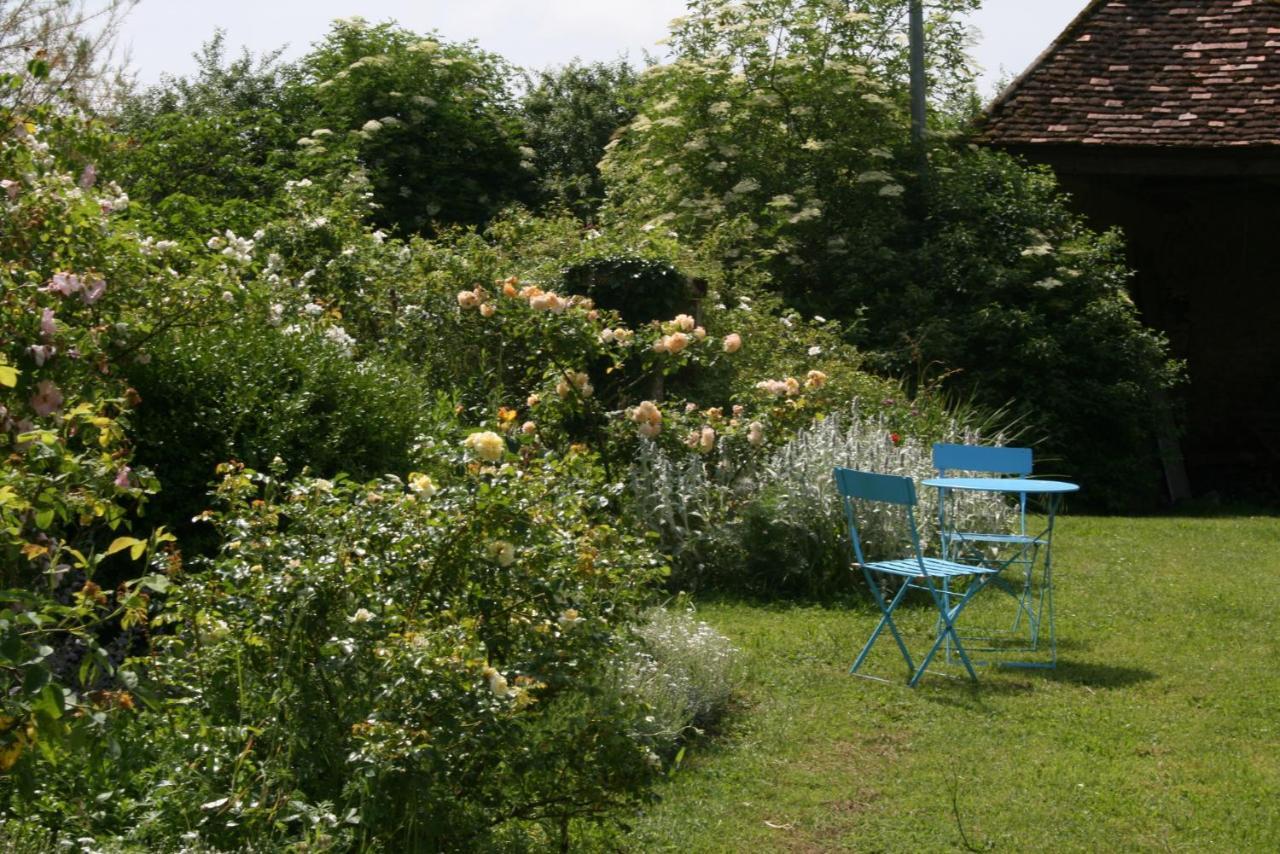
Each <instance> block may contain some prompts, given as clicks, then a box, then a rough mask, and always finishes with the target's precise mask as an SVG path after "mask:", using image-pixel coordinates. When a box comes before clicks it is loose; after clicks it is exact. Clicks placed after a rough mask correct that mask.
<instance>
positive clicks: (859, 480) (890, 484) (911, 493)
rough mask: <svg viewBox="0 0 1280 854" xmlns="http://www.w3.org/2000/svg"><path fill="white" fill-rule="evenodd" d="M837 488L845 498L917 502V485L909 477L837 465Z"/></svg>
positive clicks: (899, 502) (896, 502)
mask: <svg viewBox="0 0 1280 854" xmlns="http://www.w3.org/2000/svg"><path fill="white" fill-rule="evenodd" d="M835 475H836V488H837V489H839V490H840V495H841V496H842V497H844V498H861V499H863V500H865V501H885V502H888V503H890V504H915V503H916V486H915V484H914V483H913V482H912V481H911V478H909V477H899V476H898V475H894V474H875V473H873V472H869V471H856V470H854V469H846V468H840V467H838V466H837V467H836V470H835Z"/></svg>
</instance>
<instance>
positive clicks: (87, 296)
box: [80, 277, 107, 305]
mask: <svg viewBox="0 0 1280 854" xmlns="http://www.w3.org/2000/svg"><path fill="white" fill-rule="evenodd" d="M106 290H107V283H106V280H104V279H102V278H101V277H99V278H96V279H90V280H89V281H87V282H85V283H84V290H82V291H81V292H80V299H82V300H84V304H85V305H93V304H94V303H95V302H97V301H98V300H99V299H101V298H102V295H103V294H104V293H105V292H106Z"/></svg>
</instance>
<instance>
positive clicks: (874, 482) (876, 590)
mask: <svg viewBox="0 0 1280 854" xmlns="http://www.w3.org/2000/svg"><path fill="white" fill-rule="evenodd" d="M835 479H836V487H837V489H838V490H839V492H840V497H841V500H842V503H843V504H844V511H845V519H846V520H847V522H848V525H849V538H850V539H851V540H852V542H853V556H854V562H855V564H856V565H857V566H858V567H859V568H861V569H862V574H863V576H864V577H865V578H866V580H867V586H868V587H869V588H870V589H871V595H872V597H873V598H874V599H875V602H876V605H877V606H879V608H880V613H881V617H880V622H879V623H878V624H877V625H876V628H875V631H873V632H872V633H871V637H870V638H869V639H868V640H867V642H866V645H864V646H863V647H862V651H861V652H859V653H858V657H857V659H855V660H854V662H853V666H852V667H850V668H849V672H850V673H853V674H857V673H858V669H859V668H860V667H862V664H863V662H864V661H866V658H867V654H868V653H869V652H871V647H872V646H874V645H875V642H876V641H877V640H878V639H879V637H880V634H881V633H882V632H883V631H884V629H885V628H886V627H887V628H888V629H889V631H890V633H891V634H892V635H893V639H894V640H895V641H897V643H898V649H899V650H900V651H901V652H902V658H903V660H905V661H906V663H907V671H908V675H907V684H908V685H910V686H912V687H914V686H915V685H916V684H917V683H918V682H919V681H920V678H921V677H922V676H924V673H925V670H926V669H927V668H928V667H929V663H930V662H931V661H933V657H934V656H935V655H936V654H937V652H938V649H939V648H940V647H941V646H942V643H943V641H944V640H948V641H949V647H953V648H954V650H955V652H956V654H957V655H958V656H959V658H960V660H961V661H962V662H963V663H964V667H965V670H967V671H968V672H969V676H970V677H972V678H973V680H974V681H975V682H976V681H977V680H978V674H977V673H975V672H974V670H973V665H972V664H971V663H970V661H969V657H968V655H966V654H965V651H964V646H963V645H962V644H961V643H960V636H959V634H958V633H957V632H956V626H955V621H956V618H957V617H959V616H960V612H961V611H963V610H964V607H965V605H967V604H969V601H970V600H971V599H972V598H973V597H974V596H976V595H977V594H978V593H979V592H981V591H982V590H983V589H985V588H986V587H987V585H988V584H990V583H991V581H992V580H993V579H994V578H995V577H996V576H997V574H998V573H999V572H1000V569H999V568H998V567H987V566H975V565H972V564H964V563H958V562H956V561H950V560H946V559H942V558H932V557H925V556H924V552H923V550H922V549H921V547H920V532H919V530H918V528H917V527H916V517H915V505H916V490H915V484H914V483H912V481H911V478H907V477H897V476H895V475H885V474H872V473H870V472H861V471H854V470H853V469H846V468H837V469H836V470H835ZM860 501H866V502H876V503H885V504H892V505H897V506H898V507H901V508H902V512H903V513H904V514H905V516H906V522H907V527H908V528H909V530H910V533H911V543H912V547H913V549H914V554H913V555H911V556H910V557H906V558H901V559H896V560H879V561H868V560H867V559H866V557H865V556H864V555H863V552H862V539H861V538H860V537H859V535H858V520H857V514H856V512H855V503H856V502H860ZM874 573H882V574H885V575H890V576H895V577H897V578H899V579H902V581H903V583H902V584H901V586H900V587H899V588H898V591H897V592H896V593H895V594H894V596H893V599H892V600H891V601H889V602H887V603H886V602H885V596H884V594H883V593H881V591H880V585H879V584H878V583H877V579H876V578H875V577H874V575H873V574H874ZM961 579H969V580H970V583H969V584H967V585H965V588H964V590H963V591H958V590H953V589H952V586H951V583H952V582H954V581H958V580H961ZM912 589H916V590H924V591H927V592H928V594H929V596H930V598H931V599H932V600H933V604H934V606H935V607H936V608H937V609H938V621H937V637H936V638H934V641H933V644H932V645H931V646H930V647H929V650H928V652H926V653H925V655H924V658H922V659H921V661H920V664H919V665H918V666H917V665H916V663H915V662H914V661H913V660H912V658H911V653H910V652H909V651H908V650H907V645H906V642H905V641H903V639H902V634H901V633H900V632H899V631H898V626H897V624H896V623H895V622H894V620H893V612H894V610H895V609H896V608H897V607H898V605H900V604H901V603H902V600H903V598H904V597H905V596H906V594H907V591H908V590H912ZM859 675H861V674H859ZM871 678H874V677H871Z"/></svg>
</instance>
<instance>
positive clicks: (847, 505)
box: [835, 466, 927, 574]
mask: <svg viewBox="0 0 1280 854" xmlns="http://www.w3.org/2000/svg"><path fill="white" fill-rule="evenodd" d="M835 478H836V489H837V490H839V492H840V502H841V503H842V504H843V505H844V515H845V521H846V522H847V523H848V526H849V539H850V540H852V542H853V556H854V559H855V560H857V562H858V563H859V564H860V565H861V564H865V563H866V559H865V557H864V556H863V554H862V538H861V537H859V536H858V519H857V514H856V513H854V508H853V502H854V501H859V500H860V501H875V502H883V503H886V504H897V505H900V506H902V507H903V508H904V510H905V513H906V517H907V524H908V526H909V527H910V532H911V545H912V548H913V549H914V550H915V558H916V560H917V561H919V562H920V568H921V571H922V572H924V554H923V552H922V551H921V550H920V532H919V530H918V529H917V528H916V514H915V506H916V485H915V482H914V481H912V480H911V478H909V477H899V476H898V475H893V474H875V473H873V472H869V471H856V470H854V469H846V468H840V467H838V466H837V467H836V469H835ZM925 574H927V573H925Z"/></svg>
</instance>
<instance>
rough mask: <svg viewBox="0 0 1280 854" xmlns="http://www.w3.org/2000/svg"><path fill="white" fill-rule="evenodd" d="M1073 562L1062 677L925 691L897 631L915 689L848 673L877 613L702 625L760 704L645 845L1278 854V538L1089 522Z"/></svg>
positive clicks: (632, 843) (722, 742)
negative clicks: (731, 653)
mask: <svg viewBox="0 0 1280 854" xmlns="http://www.w3.org/2000/svg"><path fill="white" fill-rule="evenodd" d="M1055 565H1056V568H1057V571H1056V573H1055V575H1056V591H1057V616H1058V620H1057V624H1058V637H1059V663H1058V667H1057V668H1056V669H1055V670H1020V671H1017V670H1004V669H1000V670H996V669H991V668H984V669H980V670H979V677H980V680H981V681H980V683H979V684H978V685H976V686H975V685H972V684H970V683H968V682H965V681H958V680H953V679H948V678H945V677H943V676H938V675H928V676H926V677H925V679H924V681H923V682H922V683H921V685H920V687H918V688H916V689H914V690H913V689H909V688H907V687H905V686H904V685H903V684H902V683H901V681H898V680H900V679H901V677H903V676H904V674H905V665H903V664H902V659H901V657H900V656H899V655H898V653H897V650H896V648H895V647H894V645H893V643H892V639H891V638H889V637H888V635H887V634H886V635H885V636H884V638H883V639H882V640H881V641H880V643H879V644H878V645H877V647H876V652H875V653H873V655H872V658H871V659H870V661H869V662H868V665H867V668H868V670H869V672H871V673H874V674H878V675H881V676H888V677H892V678H893V679H894V680H895V684H881V683H877V682H870V681H867V680H863V679H859V678H856V677H851V676H849V675H847V671H848V668H849V665H850V663H851V662H852V660H853V656H854V654H855V652H856V650H857V648H858V646H859V645H860V644H861V643H862V642H863V640H865V638H866V637H867V635H868V634H869V632H870V630H871V628H872V626H873V625H874V622H875V619H876V614H875V613H873V611H872V610H871V609H870V608H869V607H867V606H862V605H856V604H855V605H850V606H842V607H802V606H789V605H777V606H760V605H750V604H739V603H715V604H707V605H705V606H703V607H702V608H701V618H702V619H704V620H707V621H708V622H710V623H711V624H712V625H714V626H715V627H717V628H718V629H719V630H720V631H722V632H724V633H725V634H727V635H728V636H729V637H730V638H732V639H733V640H734V642H735V643H736V644H737V645H738V646H739V647H740V648H741V649H742V651H743V654H744V658H745V661H746V665H745V666H746V672H745V674H744V678H743V682H742V692H743V703H742V708H741V709H740V710H739V711H738V712H737V713H736V714H735V716H734V718H733V720H732V721H731V722H730V723H729V725H728V728H727V731H726V732H725V733H723V734H721V736H720V737H719V738H718V739H717V740H715V741H714V742H710V743H707V742H704V743H703V744H701V745H699V746H697V747H696V748H695V749H693V750H691V751H690V752H689V755H688V756H687V757H686V760H685V762H684V764H683V766H682V767H681V768H680V769H679V770H678V771H677V772H676V773H675V774H673V776H672V778H671V780H670V782H669V783H667V784H665V785H664V786H663V787H662V789H661V796H662V800H661V802H660V803H659V804H657V805H656V806H654V807H652V808H651V809H649V810H648V811H646V813H645V814H644V815H643V816H641V817H640V818H639V820H638V822H637V823H636V825H635V829H634V831H633V833H632V834H631V835H630V837H629V839H628V848H629V849H631V850H637V851H696V852H703V851H706V852H716V851H746V850H762V851H842V850H848V851H946V850H997V851H1144V850H1155V851H1233V852H1235V851H1280V638H1278V635H1280V620H1278V619H1277V612H1278V611H1280V520H1277V519H1275V518H1263V517H1253V518H1184V517H1175V518H1139V519H1119V518H1078V517H1070V516H1067V517H1065V518H1064V519H1062V520H1061V521H1060V527H1059V529H1058V535H1057V542H1056V543H1055ZM995 594H996V591H991V590H989V591H986V593H985V594H984V595H986V596H990V597H993V598H992V600H991V601H990V602H988V603H987V604H988V605H989V606H995V605H996V604H997V600H996V598H995ZM1000 598H1002V599H1003V600H1004V603H1006V604H1009V605H1011V604H1012V600H1010V599H1008V598H1007V597H1003V596H1001V597H1000ZM904 622H905V623H906V624H907V625H908V627H909V630H910V632H911V639H909V641H908V643H909V644H911V643H912V642H913V641H914V648H913V652H914V650H915V649H920V648H921V645H922V644H926V645H927V641H928V632H929V629H930V628H931V625H932V618H931V616H930V612H929V611H928V610H926V609H925V608H921V607H913V608H911V609H909V610H908V611H907V613H906V615H905V616H904ZM944 672H954V673H959V672H960V671H959V670H958V669H954V668H944Z"/></svg>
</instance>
